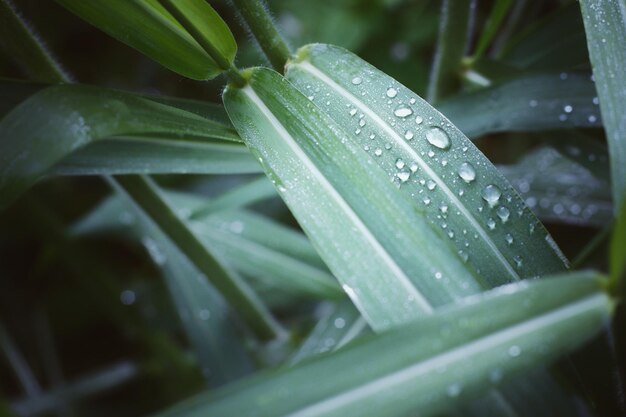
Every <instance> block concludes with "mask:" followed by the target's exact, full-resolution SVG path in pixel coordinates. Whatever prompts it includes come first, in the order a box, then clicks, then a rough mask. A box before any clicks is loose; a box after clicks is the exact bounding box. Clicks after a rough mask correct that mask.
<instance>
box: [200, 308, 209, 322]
mask: <svg viewBox="0 0 626 417" xmlns="http://www.w3.org/2000/svg"><path fill="white" fill-rule="evenodd" d="M198 317H200V320H202V321H207V320H209V319H210V318H211V312H210V311H209V310H207V309H206V308H203V309H202V310H200V311H199V312H198Z"/></svg>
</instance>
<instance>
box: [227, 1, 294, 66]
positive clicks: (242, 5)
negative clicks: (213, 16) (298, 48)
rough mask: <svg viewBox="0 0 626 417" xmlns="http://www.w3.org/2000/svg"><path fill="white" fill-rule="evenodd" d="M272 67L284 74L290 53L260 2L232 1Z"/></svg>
mask: <svg viewBox="0 0 626 417" xmlns="http://www.w3.org/2000/svg"><path fill="white" fill-rule="evenodd" d="M232 1H233V4H234V5H235V8H236V9H237V11H238V12H239V13H240V14H241V17H242V18H243V20H244V21H245V22H246V25H247V26H248V28H249V29H250V32H252V35H254V38H255V39H256V41H257V42H258V43H259V46H260V47H261V49H262V50H263V53H264V54H265V56H267V59H268V60H269V61H270V64H272V67H273V68H274V69H275V70H276V71H278V72H280V73H281V74H282V73H283V72H284V68H285V64H286V63H287V60H288V59H289V57H290V56H291V51H290V50H289V47H288V46H287V44H286V43H285V40H284V39H283V37H282V36H281V35H280V33H278V30H277V29H276V26H275V25H274V21H273V20H272V17H271V16H270V14H269V12H268V10H267V8H266V7H265V6H264V5H263V4H262V3H261V0H232Z"/></svg>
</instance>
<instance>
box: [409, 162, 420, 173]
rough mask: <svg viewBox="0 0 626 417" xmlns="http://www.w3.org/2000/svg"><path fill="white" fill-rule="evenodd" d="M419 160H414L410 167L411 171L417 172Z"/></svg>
mask: <svg viewBox="0 0 626 417" xmlns="http://www.w3.org/2000/svg"><path fill="white" fill-rule="evenodd" d="M417 168H418V167H417V162H413V163H412V164H411V166H410V167H409V169H410V170H411V172H416V171H417Z"/></svg>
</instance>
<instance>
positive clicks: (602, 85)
mask: <svg viewBox="0 0 626 417" xmlns="http://www.w3.org/2000/svg"><path fill="white" fill-rule="evenodd" d="M580 7H581V9H582V13H583V22H584V23H585V32H586V34H587V46H588V48H589V57H590V59H591V66H592V67H593V75H594V77H595V82H596V89H597V90H598V98H599V100H600V111H601V112H602V119H603V120H604V130H605V132H606V137H607V141H608V143H609V155H610V158H611V185H612V188H613V200H614V209H615V212H616V213H619V210H620V207H621V206H622V205H623V204H624V199H625V196H626V140H624V138H625V137H626V72H624V68H626V48H624V45H626V3H625V2H624V0H582V1H581V2H580Z"/></svg>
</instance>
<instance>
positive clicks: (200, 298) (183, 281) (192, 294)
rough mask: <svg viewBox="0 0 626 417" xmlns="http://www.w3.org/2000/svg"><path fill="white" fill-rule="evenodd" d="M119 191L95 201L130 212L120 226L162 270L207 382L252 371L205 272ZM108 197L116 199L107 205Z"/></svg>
mask: <svg viewBox="0 0 626 417" xmlns="http://www.w3.org/2000/svg"><path fill="white" fill-rule="evenodd" d="M120 191H121V190H120ZM119 195H120V197H121V198H119V197H118V198H117V199H115V200H114V199H109V200H106V201H105V203H104V204H103V205H101V206H100V207H101V210H102V209H104V210H107V209H109V210H110V209H111V208H113V209H115V212H116V213H117V216H119V214H120V213H124V212H125V211H128V212H129V213H132V215H133V216H134V217H133V218H134V219H136V221H133V222H132V224H129V222H128V219H129V217H126V221H125V223H126V224H125V225H124V226H125V227H126V228H127V229H128V228H129V226H130V227H132V232H133V233H134V234H135V235H136V236H137V238H138V240H140V241H141V243H142V244H143V246H144V247H145V248H146V250H147V252H148V254H149V255H150V257H151V258H152V260H153V262H154V263H155V265H156V266H157V267H158V268H159V269H160V270H161V271H162V273H163V278H164V280H165V283H166V285H167V287H168V289H169V292H170V295H171V297H172V300H173V301H174V304H175V306H176V310H177V312H178V314H179V317H180V320H181V322H182V325H183V328H184V329H185V332H186V334H187V336H188V338H189V341H190V343H191V345H192V346H193V348H194V352H195V355H196V357H197V359H198V364H199V366H200V369H201V370H202V374H203V375H204V377H205V379H206V380H207V382H208V385H209V386H211V387H216V386H219V385H223V384H225V383H227V382H231V381H234V380H236V379H238V378H240V377H242V376H243V375H246V374H249V373H250V372H252V370H253V369H254V365H253V363H252V359H251V357H250V356H249V355H248V352H247V350H246V348H245V345H244V342H243V334H242V332H241V331H240V330H241V329H238V328H237V327H238V326H236V323H237V322H236V318H235V317H234V316H233V314H232V312H231V310H230V309H229V307H228V305H227V304H226V302H225V301H224V299H223V298H222V297H221V296H220V295H219V293H218V292H217V291H216V290H215V288H213V286H212V285H211V284H210V283H209V280H208V278H207V276H206V275H204V274H203V273H201V272H200V271H199V270H198V269H197V268H196V267H195V266H194V264H192V263H191V261H190V260H189V258H187V257H186V256H185V255H184V254H183V253H182V252H181V251H180V250H179V249H178V248H177V247H176V246H175V245H174V244H172V241H170V240H169V239H168V238H167V237H166V236H165V234H164V233H163V232H162V231H161V230H160V229H159V227H158V226H157V225H156V224H155V223H154V222H153V221H152V220H151V219H150V218H149V217H148V216H146V215H145V213H144V212H143V211H142V209H141V208H140V207H138V206H137V205H136V204H135V203H134V201H133V200H132V199H130V198H129V197H128V196H127V195H125V193H124V192H119ZM123 200H125V201H123ZM113 202H117V203H119V204H111V203H113ZM107 205H108V207H107ZM102 214H103V213H102V212H100V215H102Z"/></svg>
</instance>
